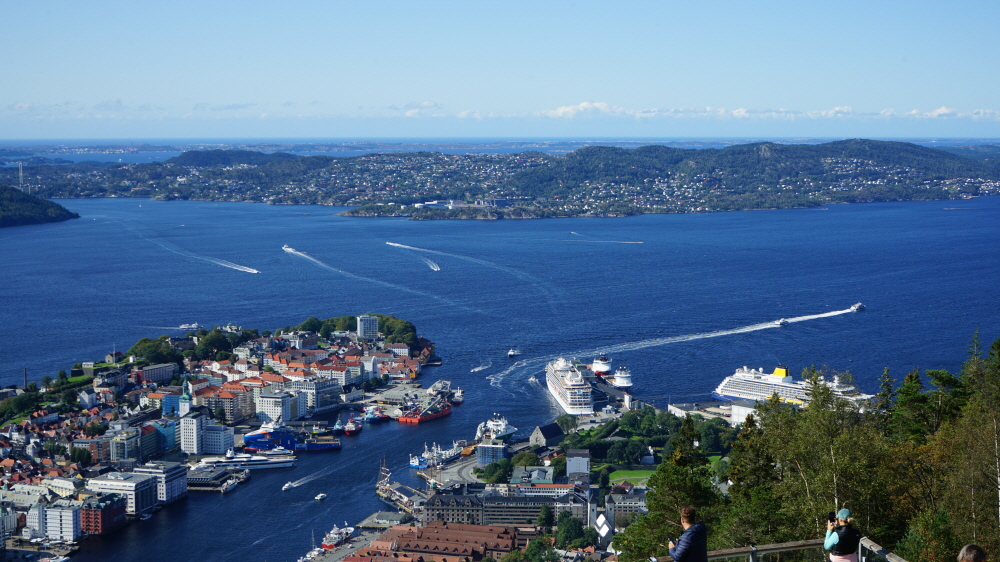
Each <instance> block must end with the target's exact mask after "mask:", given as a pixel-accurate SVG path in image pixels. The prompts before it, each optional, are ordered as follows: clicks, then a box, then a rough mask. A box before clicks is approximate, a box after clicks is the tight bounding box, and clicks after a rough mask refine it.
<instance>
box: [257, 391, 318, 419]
mask: <svg viewBox="0 0 1000 562" xmlns="http://www.w3.org/2000/svg"><path fill="white" fill-rule="evenodd" d="M306 408H307V399H306V397H305V396H304V395H300V394H299V393H298V392H272V393H270V394H261V395H260V396H259V397H258V398H257V419H258V420H260V421H262V422H269V421H277V420H278V419H279V418H280V419H281V421H289V420H294V419H298V418H299V417H301V416H304V415H305V414H306Z"/></svg>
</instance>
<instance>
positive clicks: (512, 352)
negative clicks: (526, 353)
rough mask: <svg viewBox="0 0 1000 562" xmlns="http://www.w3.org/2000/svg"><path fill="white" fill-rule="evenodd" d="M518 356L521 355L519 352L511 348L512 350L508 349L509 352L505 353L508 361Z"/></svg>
mask: <svg viewBox="0 0 1000 562" xmlns="http://www.w3.org/2000/svg"><path fill="white" fill-rule="evenodd" d="M520 354H521V352H520V351H518V350H516V349H514V348H513V347H512V348H510V351H508V352H507V357H508V358H510V359H513V358H515V357H517V356H518V355H520Z"/></svg>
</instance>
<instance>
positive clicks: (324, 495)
mask: <svg viewBox="0 0 1000 562" xmlns="http://www.w3.org/2000/svg"><path fill="white" fill-rule="evenodd" d="M316 499H317V500H325V499H326V494H324V493H322V492H321V493H319V494H316Z"/></svg>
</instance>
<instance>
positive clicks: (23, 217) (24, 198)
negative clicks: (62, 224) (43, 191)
mask: <svg viewBox="0 0 1000 562" xmlns="http://www.w3.org/2000/svg"><path fill="white" fill-rule="evenodd" d="M78 218H80V215H79V214H78V213H74V212H72V211H69V210H67V209H66V207H63V206H62V205H60V204H58V203H53V202H52V201H46V200H45V199H41V198H38V197H35V196H34V195H29V194H27V193H24V192H22V191H21V190H19V189H14V188H13V187H10V186H6V185H0V227H5V226H21V225H26V224H44V223H47V222H59V221H64V220H69V219H78Z"/></svg>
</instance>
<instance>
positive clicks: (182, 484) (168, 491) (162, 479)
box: [134, 461, 188, 505]
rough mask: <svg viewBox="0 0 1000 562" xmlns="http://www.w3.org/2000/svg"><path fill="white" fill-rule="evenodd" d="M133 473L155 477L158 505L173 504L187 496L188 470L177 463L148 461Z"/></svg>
mask: <svg viewBox="0 0 1000 562" xmlns="http://www.w3.org/2000/svg"><path fill="white" fill-rule="evenodd" d="M134 472H136V473H137V474H150V475H153V476H155V477H156V501H157V502H158V503H159V504H160V505H166V504H168V503H173V502H175V501H177V500H179V499H181V498H183V497H185V496H187V489H188V482H187V481H188V478H187V477H188V469H187V466H185V465H183V464H181V463H179V462H169V461H150V462H148V463H146V464H144V465H142V466H139V467H136V469H135V471H134Z"/></svg>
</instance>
